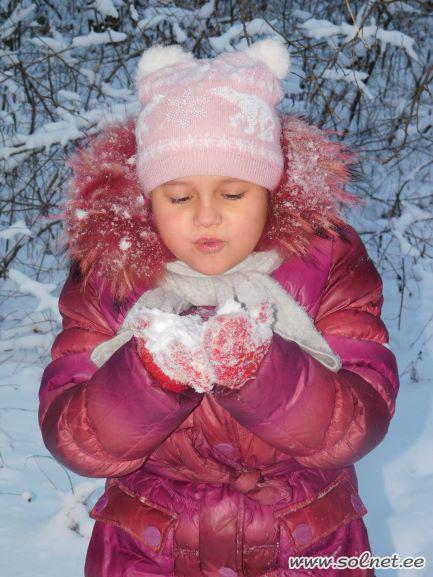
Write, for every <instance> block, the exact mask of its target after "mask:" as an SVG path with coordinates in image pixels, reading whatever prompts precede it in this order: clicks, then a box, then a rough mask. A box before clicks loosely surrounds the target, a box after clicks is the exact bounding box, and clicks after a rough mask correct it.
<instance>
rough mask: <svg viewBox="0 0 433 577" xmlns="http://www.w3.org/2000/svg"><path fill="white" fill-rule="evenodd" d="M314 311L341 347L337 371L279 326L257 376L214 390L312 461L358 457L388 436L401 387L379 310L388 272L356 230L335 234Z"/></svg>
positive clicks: (276, 441) (269, 436) (241, 417)
mask: <svg viewBox="0 0 433 577" xmlns="http://www.w3.org/2000/svg"><path fill="white" fill-rule="evenodd" d="M332 242H333V255H332V264H331V268H330V272H329V275H328V279H327V283H326V286H325V288H324V292H323V294H322V299H321V302H320V306H319V309H318V312H317V315H316V318H315V319H314V321H315V325H316V328H317V329H318V330H319V331H320V332H321V333H322V335H323V337H324V338H325V339H326V340H327V342H328V343H329V345H330V347H331V348H332V349H333V350H334V352H336V353H337V354H339V355H340V358H341V360H342V367H341V368H340V370H339V371H338V372H337V373H335V372H332V371H331V370H330V369H328V368H327V367H325V366H323V365H322V364H321V363H320V362H319V361H317V360H316V359H315V358H314V357H312V356H311V355H309V354H308V353H307V352H305V351H304V350H303V349H302V348H301V347H300V346H299V345H298V344H297V343H296V342H294V341H289V340H285V339H283V338H282V337H281V336H280V335H278V334H276V333H274V335H273V338H272V342H271V346H270V348H269V350H268V352H267V354H266V356H265V357H264V358H263V360H262V363H261V364H260V366H259V369H258V372H257V374H256V376H255V378H254V379H252V380H251V381H249V382H248V383H247V384H246V385H244V387H243V388H242V389H240V390H239V391H238V392H233V391H230V390H227V389H224V388H223V387H220V386H217V387H216V390H215V397H216V399H217V400H218V402H219V403H220V404H221V405H222V406H223V407H225V408H226V409H227V410H228V411H229V412H230V413H231V415H232V416H233V417H234V418H235V419H236V420H237V421H238V422H239V423H240V424H241V425H242V426H244V427H246V428H247V429H249V430H250V431H252V432H253V433H254V434H256V435H257V436H259V437H261V438H262V439H264V440H265V441H266V442H268V443H270V444H271V445H272V446H274V447H276V448H277V449H279V450H281V451H283V452H285V453H287V454H289V455H291V456H292V457H294V458H296V459H297V460H298V461H299V462H300V463H302V464H304V465H306V466H308V467H317V468H339V467H344V466H348V465H350V464H353V463H354V462H356V461H357V460H359V459H360V458H362V457H363V456H364V455H366V454H367V453H369V452H370V451H371V450H372V449H374V448H375V447H376V446H377V445H378V444H379V443H380V442H381V441H382V440H383V438H384V437H385V435H386V433H387V430H388V426H389V422H390V420H391V418H392V417H393V415H394V411H395V400H396V396H397V393H398V389H399V378H398V369H397V363H396V359H395V356H394V354H393V353H392V352H391V350H390V349H389V348H388V346H386V345H387V343H388V340H389V335H388V332H387V329H386V327H385V325H384V323H383V321H382V319H381V318H380V313H381V308H382V304H383V296H382V279H381V277H380V275H379V273H378V271H377V270H376V268H375V266H374V264H373V262H372V261H371V259H370V258H369V256H368V254H367V251H366V249H365V246H364V244H363V243H362V240H361V239H360V237H359V235H358V234H357V233H356V231H355V230H354V229H353V228H351V227H348V232H347V241H343V240H341V239H335V240H333V241H332Z"/></svg>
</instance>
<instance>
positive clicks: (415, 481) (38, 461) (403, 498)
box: [0, 262, 433, 577]
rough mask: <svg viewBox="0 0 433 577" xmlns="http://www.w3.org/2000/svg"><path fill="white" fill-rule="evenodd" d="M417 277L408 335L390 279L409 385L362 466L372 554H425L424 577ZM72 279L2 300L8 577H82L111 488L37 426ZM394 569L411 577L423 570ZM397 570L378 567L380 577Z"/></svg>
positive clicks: (426, 529)
mask: <svg viewBox="0 0 433 577" xmlns="http://www.w3.org/2000/svg"><path fill="white" fill-rule="evenodd" d="M57 265H58V263H57ZM55 268H56V265H55V263H54V262H53V270H55ZM416 276H417V278H418V279H419V280H418V281H416V282H415V281H413V286H409V289H410V290H411V292H412V296H409V295H407V294H406V295H405V299H404V306H403V311H402V320H401V325H400V329H398V326H397V322H398V311H399V308H400V293H399V292H398V290H397V288H396V285H395V281H393V282H391V281H389V282H388V279H386V278H384V284H385V304H384V307H383V318H384V320H385V322H386V324H387V327H388V329H389V332H390V336H391V341H390V344H391V348H392V350H393V351H394V352H395V354H396V356H397V360H398V364H399V370H400V378H401V389H400V394H399V397H398V400H397V409H396V413H395V416H394V419H393V421H392V423H391V426H390V429H389V432H388V435H387V437H386V438H385V440H384V441H383V442H382V443H381V444H380V445H379V446H378V447H377V448H376V449H375V450H374V451H372V452H371V453H370V454H369V455H367V456H366V457H365V458H363V459H362V460H361V461H359V462H358V464H357V470H358V475H359V486H360V494H361V496H362V498H363V500H364V503H365V505H366V507H367V510H368V513H367V515H366V516H365V517H364V520H365V522H366V525H367V527H368V530H369V535H370V541H371V546H372V551H373V555H392V554H393V553H394V552H396V553H398V555H399V556H400V557H404V556H409V555H416V556H418V555H423V556H425V557H426V561H427V565H426V568H425V569H421V570H419V571H418V573H417V575H419V576H420V577H421V576H422V577H424V576H425V577H428V576H430V575H431V574H432V562H433V531H432V518H433V491H432V487H433V459H432V455H433V402H432V397H433V383H432V381H433V377H432V374H433V370H432V369H433V362H432V356H431V352H432V350H433V340H432V336H433V333H432V323H431V319H432V306H431V303H432V301H433V273H427V272H425V271H422V270H421V269H419V270H418V271H417V275H416ZM63 281H64V273H62V272H61V271H60V272H58V273H57V276H56V278H55V281H54V284H55V285H56V287H57V288H56V289H55V290H53V286H52V285H51V284H49V285H46V286H45V288H44V285H43V284H37V283H36V284H31V283H28V282H27V281H26V279H25V276H24V275H23V276H19V275H15V276H14V275H11V277H10V278H9V279H8V280H7V281H6V282H5V283H4V284H3V289H2V293H3V294H7V293H8V292H9V291H10V290H12V291H16V295H15V297H14V298H13V299H8V300H7V301H6V304H3V311H2V317H3V319H4V322H3V329H2V332H1V334H0V341H1V353H0V354H1V358H2V360H3V362H2V364H1V367H2V372H1V378H0V399H1V400H0V451H1V467H2V468H1V469H0V499H1V505H0V506H1V509H0V510H1V514H0V575H2V576H3V575H4V576H5V577H28V576H29V575H32V577H50V576H51V575H53V576H54V575H55V576H56V577H57V575H58V574H59V567H61V575H62V577H79V576H81V575H82V574H83V567H84V559H85V553H86V548H87V544H88V540H89V538H90V534H91V530H92V525H93V521H92V520H91V519H89V518H88V515H87V511H88V510H89V509H90V508H91V507H92V505H93V503H94V502H95V500H96V498H97V496H98V495H99V494H100V493H101V492H102V488H103V484H104V480H103V479H85V478H82V477H79V476H78V475H75V474H74V473H72V472H70V471H68V470H66V469H64V468H63V467H62V466H61V465H59V464H58V463H57V462H56V461H54V459H53V458H52V457H51V456H50V454H49V453H48V452H47V450H46V449H45V446H44V444H43V442H42V439H41V435H40V432H39V428H38V422H37V408H38V388H39V382H40V378H41V375H42V371H43V369H44V367H45V366H46V364H47V363H48V362H49V360H50V357H49V347H50V345H51V342H52V340H53V337H54V335H55V334H56V333H57V332H58V331H59V330H60V325H59V324H58V322H59V321H58V316H57V315H56V313H55V310H53V302H52V300H51V298H49V297H50V295H53V294H55V295H58V294H59V292H60V289H61V286H62V284H63ZM39 303H43V304H41V305H40V304H39ZM38 309H39V310H38ZM40 331H44V333H45V334H43V333H42V334H41V332H40ZM17 343H19V347H18V346H17ZM420 351H421V353H420ZM390 571H392V575H393V576H394V575H395V577H409V576H410V575H413V571H414V570H406V571H397V570H390ZM389 574H390V573H389V572H388V573H386V570H379V571H377V576H378V577H383V576H384V575H389Z"/></svg>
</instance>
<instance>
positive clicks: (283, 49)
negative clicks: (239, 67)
mask: <svg viewBox="0 0 433 577" xmlns="http://www.w3.org/2000/svg"><path fill="white" fill-rule="evenodd" d="M243 52H244V54H245V55H246V56H249V57H250V58H254V59H255V60H260V61H261V62H263V63H264V64H266V66H267V67H268V68H269V70H270V71H271V72H273V73H274V74H275V76H276V77H277V78H279V79H280V80H282V79H283V78H285V77H286V76H287V74H288V73H289V72H290V68H291V60H290V53H289V51H288V50H287V46H286V44H285V42H284V41H283V40H282V39H280V40H278V39H277V38H267V39H266V40H258V41H257V42H254V44H251V45H250V46H248V47H247V48H246V49H245V50H244V51H243Z"/></svg>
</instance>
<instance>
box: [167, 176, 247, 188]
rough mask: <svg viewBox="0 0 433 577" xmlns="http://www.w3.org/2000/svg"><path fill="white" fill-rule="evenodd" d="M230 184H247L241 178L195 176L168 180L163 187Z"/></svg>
mask: <svg viewBox="0 0 433 577" xmlns="http://www.w3.org/2000/svg"><path fill="white" fill-rule="evenodd" d="M230 182H235V183H236V182H246V181H245V180H242V179H240V178H233V177H227V176H215V175H194V176H185V177H180V178H174V179H172V180H168V181H167V182H165V183H164V185H163V186H177V185H190V184H206V183H214V184H226V183H230Z"/></svg>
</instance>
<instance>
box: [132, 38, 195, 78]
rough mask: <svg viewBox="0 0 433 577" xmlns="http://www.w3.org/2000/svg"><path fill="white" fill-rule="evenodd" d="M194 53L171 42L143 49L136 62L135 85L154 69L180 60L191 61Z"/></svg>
mask: <svg viewBox="0 0 433 577" xmlns="http://www.w3.org/2000/svg"><path fill="white" fill-rule="evenodd" d="M193 61H194V55H193V54H192V53H191V52H184V50H183V48H182V46H180V45H179V44H173V45H171V46H164V45H161V44H158V45H156V46H151V47H150V48H148V49H147V50H145V51H144V52H143V54H142V56H141V58H140V60H139V62H138V66H137V73H136V76H135V83H136V86H138V85H139V83H140V81H141V80H142V79H143V78H144V77H145V76H147V75H148V74H151V73H152V72H154V71H155V70H159V69H160V68H165V67H166V66H172V65H173V64H179V63H180V62H193Z"/></svg>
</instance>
